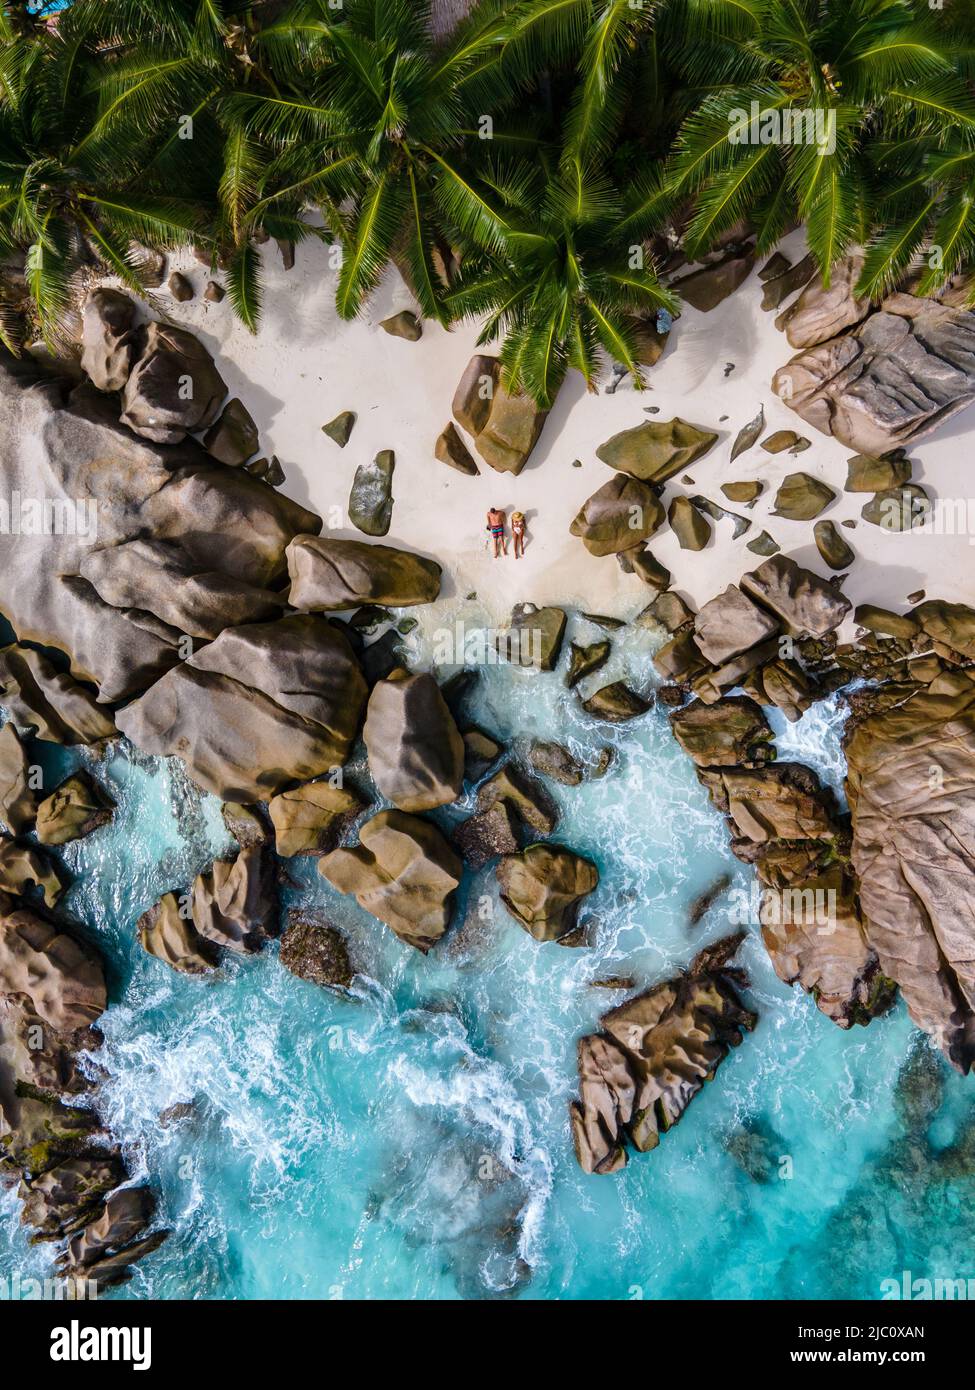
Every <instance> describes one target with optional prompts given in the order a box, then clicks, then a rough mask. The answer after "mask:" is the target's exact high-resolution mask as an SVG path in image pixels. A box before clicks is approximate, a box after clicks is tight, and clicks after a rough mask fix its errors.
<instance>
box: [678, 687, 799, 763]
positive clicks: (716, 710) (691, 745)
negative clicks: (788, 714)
mask: <svg viewBox="0 0 975 1390" xmlns="http://www.w3.org/2000/svg"><path fill="white" fill-rule="evenodd" d="M670 727H671V728H672V729H673V731H674V737H675V738H676V740H677V742H678V743H679V744H680V746H681V748H683V750H684V752H685V753H686V754H687V755H688V757H691V758H693V759H694V761H695V763H697V765H698V767H735V766H740V767H762V766H764V765H765V763H767V762H771V761H772V759H773V758H774V756H775V746H774V743H773V735H772V727H771V725H770V724H769V722H768V720H767V719H766V718H765V715H764V714H763V713H762V710H761V708H760V706H758V705H757V704H756V703H755V701H754V700H750V699H749V698H748V696H747V695H729V696H728V697H727V699H724V700H720V701H718V702H717V703H716V704H711V705H706V704H704V703H703V702H702V701H701V700H692V701H691V703H690V704H689V705H685V706H684V708H683V709H678V710H674V712H673V714H671V716H670Z"/></svg>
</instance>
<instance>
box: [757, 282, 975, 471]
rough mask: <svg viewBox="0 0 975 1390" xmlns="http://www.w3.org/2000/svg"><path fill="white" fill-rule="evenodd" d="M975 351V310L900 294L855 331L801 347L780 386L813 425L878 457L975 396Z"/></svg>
mask: <svg viewBox="0 0 975 1390" xmlns="http://www.w3.org/2000/svg"><path fill="white" fill-rule="evenodd" d="M973 357H975V314H973V313H971V312H969V311H968V310H967V309H961V308H952V307H950V306H948V305H945V304H939V303H937V302H936V301H932V300H925V299H917V298H915V297H914V296H913V295H907V294H893V295H891V296H890V297H889V298H887V299H885V300H884V302H883V304H882V305H881V307H880V310H879V311H878V312H877V313H874V314H871V315H870V317H869V318H867V319H866V321H865V322H863V323H861V324H860V326H859V327H858V328H857V329H856V330H855V331H853V332H851V333H844V334H841V335H840V336H839V337H835V338H831V339H830V340H829V341H828V342H821V343H819V345H818V346H816V347H810V348H808V349H806V350H805V351H803V352H800V353H799V354H798V355H797V356H795V357H794V358H793V359H792V361H791V362H789V363H788V364H787V365H786V366H785V367H781V368H780V369H779V370H778V371H777V372H776V374H775V377H774V379H773V382H772V387H773V390H774V391H775V392H776V394H777V395H779V396H780V397H781V398H782V399H783V400H784V401H786V402H787V404H788V405H790V406H791V407H792V409H793V410H795V411H796V412H797V413H798V414H799V415H800V416H801V417H802V419H803V420H805V421H807V423H808V424H810V425H813V426H815V428H816V429H818V430H822V432H823V433H824V434H830V435H833V436H834V437H835V438H836V439H839V440H841V441H842V443H844V444H846V445H848V446H849V447H850V448H852V449H856V450H858V451H859V452H860V453H863V454H868V455H870V456H871V457H878V456H880V455H883V454H886V453H889V452H890V451H891V450H893V449H895V448H897V447H898V446H901V445H907V444H910V443H912V442H913V441H914V440H916V439H920V438H922V437H923V436H924V435H925V434H928V433H929V432H930V431H931V430H933V429H936V428H937V427H938V426H939V425H942V424H943V423H944V422H945V420H947V419H948V418H949V417H950V416H952V415H954V414H955V413H956V411H959V410H963V409H964V408H965V407H966V406H967V405H969V404H970V403H971V402H972V400H973V399H975V367H973V365H972V363H973Z"/></svg>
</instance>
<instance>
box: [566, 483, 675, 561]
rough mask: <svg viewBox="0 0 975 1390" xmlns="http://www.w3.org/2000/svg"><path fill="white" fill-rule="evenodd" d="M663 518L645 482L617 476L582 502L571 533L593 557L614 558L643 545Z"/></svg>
mask: <svg viewBox="0 0 975 1390" xmlns="http://www.w3.org/2000/svg"><path fill="white" fill-rule="evenodd" d="M663 519H664V509H663V507H662V506H661V505H660V502H659V501H658V499H657V496H656V494H655V493H654V492H653V491H652V490H651V489H650V488H649V487H648V486H647V485H646V483H641V482H640V481H639V480H638V479H636V478H629V477H627V476H626V474H625V473H617V474H616V475H615V477H613V478H610V480H609V482H608V483H604V484H603V486H602V487H601V488H600V489H599V490H598V492H594V493H593V495H592V496H591V497H590V498H589V499H588V501H586V502H584V503H583V505H582V508H581V509H580V511H579V514H578V515H577V517H576V518H575V520H574V521H573V523H572V525H571V526H570V527H569V531H570V532H571V534H572V535H573V536H579V537H581V539H582V542H583V544H584V545H585V547H586V549H587V550H588V551H589V553H590V555H615V554H617V553H618V552H619V551H621V550H632V549H633V548H634V546H641V545H642V544H643V542H644V541H645V540H648V539H649V537H650V536H652V535H653V533H654V532H655V531H656V530H657V529H658V527H659V526H660V525H661V524H662V523H663Z"/></svg>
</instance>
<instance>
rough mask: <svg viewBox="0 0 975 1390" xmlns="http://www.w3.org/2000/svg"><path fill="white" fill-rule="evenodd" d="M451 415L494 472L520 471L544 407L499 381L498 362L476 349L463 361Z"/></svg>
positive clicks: (540, 424)
mask: <svg viewBox="0 0 975 1390" xmlns="http://www.w3.org/2000/svg"><path fill="white" fill-rule="evenodd" d="M453 413H454V419H455V420H456V421H457V423H458V424H459V425H461V426H463V428H464V429H465V430H467V432H468V433H469V434H471V435H473V436H474V447H475V448H476V449H477V452H478V453H479V454H480V455H481V458H482V459H484V461H485V463H487V464H489V465H490V466H491V467H492V468H493V469H495V470H496V471H497V472H498V473H520V472H521V470H522V469H523V468H524V466H525V464H526V463H527V462H528V459H529V457H530V455H531V453H532V450H533V449H534V448H535V445H536V444H537V443H538V437H539V435H540V434H541V432H542V428H543V426H544V424H545V421H546V420H547V419H548V411H547V410H540V409H539V407H538V406H537V405H536V404H535V402H534V401H533V400H532V399H531V397H530V396H527V395H524V394H516V395H512V394H511V393H509V392H508V391H507V390H506V389H505V387H504V386H503V385H502V384H501V362H500V359H499V358H497V357H488V356H485V355H484V354H481V353H478V354H477V355H476V356H474V357H472V358H471V360H470V362H469V363H468V365H467V369H466V371H465V372H464V375H463V377H462V378H461V380H460V384H459V386H458V387H457V391H456V394H455V395H454V402H453Z"/></svg>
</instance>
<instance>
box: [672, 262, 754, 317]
mask: <svg viewBox="0 0 975 1390" xmlns="http://www.w3.org/2000/svg"><path fill="white" fill-rule="evenodd" d="M754 265H755V248H754V246H749V247H747V248H746V249H745V250H743V251H731V252H729V253H728V254H727V255H726V256H722V258H721V259H720V260H717V261H714V262H713V263H711V264H710V265H705V266H703V267H702V268H701V269H700V270H693V271H691V273H690V274H689V275H684V276H682V277H681V279H679V280H674V281H672V283H671V288H672V289H673V291H674V293H675V294H679V295H680V297H681V299H683V301H684V303H685V304H690V306H691V308H692V309H698V310H700V311H701V313H704V314H708V313H710V312H711V310H712V309H716V308H717V307H718V305H719V304H722V303H723V302H724V301H725V300H726V299H727V298H728V296H729V294H733V293H734V291H735V290H736V289H738V287H739V286H740V285H743V284H744V283H745V281H746V280H747V279H748V277H749V275H750V274H751V272H752V269H753V267H754Z"/></svg>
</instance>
